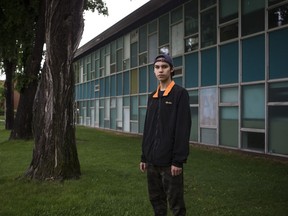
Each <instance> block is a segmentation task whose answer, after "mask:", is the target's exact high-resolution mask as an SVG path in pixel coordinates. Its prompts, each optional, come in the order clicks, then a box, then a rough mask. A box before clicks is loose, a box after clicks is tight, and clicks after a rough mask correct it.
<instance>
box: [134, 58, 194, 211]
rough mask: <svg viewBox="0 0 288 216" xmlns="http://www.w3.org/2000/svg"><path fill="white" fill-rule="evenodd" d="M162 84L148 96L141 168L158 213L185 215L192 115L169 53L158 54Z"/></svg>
mask: <svg viewBox="0 0 288 216" xmlns="http://www.w3.org/2000/svg"><path fill="white" fill-rule="evenodd" d="M154 73H155V76H156V78H157V79H158V81H159V86H158V88H157V90H156V91H154V92H153V93H152V94H151V95H150V96H149V98H148V104H147V112H146V119H145V126H144V133H143V141H142V155H141V162H140V170H141V171H142V172H144V171H147V182H148V193H149V199H150V202H151V204H152V207H153V210H154V213H155V216H162V215H163V216H164V215H165V216H166V215H167V201H168V204H169V207H170V209H171V210H172V212H173V214H174V215H175V216H185V215H186V207H185V203H184V188H183V163H185V162H186V160H187V157H188V154H189V137H190V128H191V116H190V106H189V95H188V92H187V91H186V90H185V89H184V88H182V87H180V86H178V85H176V84H175V82H174V81H173V80H172V77H173V75H174V68H173V61H172V58H171V57H170V56H169V55H166V54H162V55H159V56H157V57H156V58H155V61H154Z"/></svg>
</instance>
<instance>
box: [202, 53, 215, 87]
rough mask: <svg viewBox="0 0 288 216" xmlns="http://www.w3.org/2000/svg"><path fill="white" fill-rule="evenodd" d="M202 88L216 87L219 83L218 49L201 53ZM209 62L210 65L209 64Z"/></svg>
mask: <svg viewBox="0 0 288 216" xmlns="http://www.w3.org/2000/svg"><path fill="white" fill-rule="evenodd" d="M201 55H202V56H201V68H202V73H201V86H209V85H216V82H217V73H216V72H217V60H216V59H217V57H216V49H215V48H212V49H208V50H204V51H203V52H201ZM207 62H209V64H207Z"/></svg>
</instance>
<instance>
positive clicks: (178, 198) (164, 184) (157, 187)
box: [147, 165, 186, 216]
mask: <svg viewBox="0 0 288 216" xmlns="http://www.w3.org/2000/svg"><path fill="white" fill-rule="evenodd" d="M147 181H148V192H149V199H150V202H151V204H152V206H153V210H154V213H155V216H166V215H167V201H168V203H169V208H170V209H171V211H172V212H173V215H174V216H185V215H186V208H185V203H184V190H183V173H181V174H180V175H178V176H172V175H171V167H170V166H169V167H158V166H153V165H148V169H147Z"/></svg>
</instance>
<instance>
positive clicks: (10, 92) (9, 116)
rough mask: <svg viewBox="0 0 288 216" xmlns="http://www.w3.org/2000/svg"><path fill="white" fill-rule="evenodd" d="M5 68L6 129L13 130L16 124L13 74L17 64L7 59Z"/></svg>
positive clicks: (4, 63) (4, 64)
mask: <svg viewBox="0 0 288 216" xmlns="http://www.w3.org/2000/svg"><path fill="white" fill-rule="evenodd" d="M3 66H4V70H5V73H6V80H5V84H4V86H5V99H6V112H5V116H6V121H5V129H6V130H12V129H13V125H14V83H13V75H14V73H15V69H16V64H15V63H14V62H13V61H9V60H7V59H5V60H4V61H3Z"/></svg>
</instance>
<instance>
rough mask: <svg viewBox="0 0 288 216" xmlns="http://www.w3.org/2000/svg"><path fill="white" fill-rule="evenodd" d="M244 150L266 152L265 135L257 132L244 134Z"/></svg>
mask: <svg viewBox="0 0 288 216" xmlns="http://www.w3.org/2000/svg"><path fill="white" fill-rule="evenodd" d="M242 148H244V149H250V150H256V151H264V149H265V134H264V133H256V132H246V131H245V132H242Z"/></svg>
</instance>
